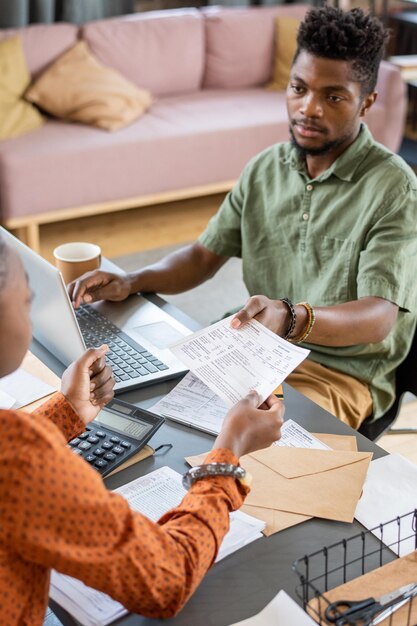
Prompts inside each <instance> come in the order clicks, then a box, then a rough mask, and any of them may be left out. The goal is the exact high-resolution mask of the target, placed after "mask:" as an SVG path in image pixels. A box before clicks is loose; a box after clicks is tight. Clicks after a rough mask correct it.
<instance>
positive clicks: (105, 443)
mask: <svg viewBox="0 0 417 626" xmlns="http://www.w3.org/2000/svg"><path fill="white" fill-rule="evenodd" d="M101 447H102V448H104V449H105V450H111V449H112V447H113V444H112V443H109V442H108V441H103V443H102V444H101Z"/></svg>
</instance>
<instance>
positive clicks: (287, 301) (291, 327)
mask: <svg viewBox="0 0 417 626" xmlns="http://www.w3.org/2000/svg"><path fill="white" fill-rule="evenodd" d="M280 300H281V302H284V303H285V304H286V305H287V307H288V308H289V310H290V314H291V321H290V323H289V326H288V328H287V331H286V333H285V335H284V339H291V336H292V333H293V332H294V328H295V325H296V323H297V315H296V312H295V308H294V305H293V303H292V302H291V300H290V299H289V298H280Z"/></svg>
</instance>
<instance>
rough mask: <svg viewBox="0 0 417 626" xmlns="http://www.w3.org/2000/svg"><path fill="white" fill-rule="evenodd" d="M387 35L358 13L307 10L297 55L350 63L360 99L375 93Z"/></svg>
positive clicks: (329, 8) (376, 21) (374, 20)
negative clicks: (303, 52)
mask: <svg viewBox="0 0 417 626" xmlns="http://www.w3.org/2000/svg"><path fill="white" fill-rule="evenodd" d="M388 36H389V33H388V31H387V30H386V29H385V28H384V26H383V24H382V22H381V21H380V20H379V19H378V18H377V17H373V16H371V15H367V14H365V13H364V12H363V11H362V10H361V9H352V10H350V11H342V10H341V9H337V8H335V7H332V6H329V5H326V6H323V7H318V8H314V9H310V11H309V12H308V13H307V15H306V16H305V18H304V20H303V22H301V24H300V28H299V30H298V35H297V52H296V53H295V57H294V61H295V60H296V59H297V57H298V55H299V54H300V52H301V51H305V52H308V53H309V54H312V55H314V56H317V57H322V58H325V59H337V60H341V61H350V62H351V63H352V72H353V76H352V78H353V80H355V81H357V82H359V83H361V85H362V95H365V94H368V93H371V92H372V91H373V90H374V89H375V85H376V81H377V78H378V68H379V64H380V62H381V59H382V57H383V54H384V46H385V43H386V41H387V39H388Z"/></svg>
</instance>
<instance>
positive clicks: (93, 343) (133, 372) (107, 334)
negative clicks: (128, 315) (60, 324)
mask: <svg viewBox="0 0 417 626" xmlns="http://www.w3.org/2000/svg"><path fill="white" fill-rule="evenodd" d="M75 314H76V316H77V321H78V324H79V326H80V330H81V333H82V336H83V337H84V341H85V344H86V346H87V348H96V347H98V346H100V345H101V344H103V343H106V344H107V345H108V346H109V348H110V349H109V351H108V353H107V354H106V359H107V362H108V364H109V365H110V366H111V368H112V370H113V376H114V379H115V381H116V382H117V383H118V382H120V381H126V380H130V379H131V378H138V377H139V376H147V375H149V374H155V373H156V372H158V371H160V372H161V371H164V370H167V369H168V365H166V364H165V363H163V362H162V361H160V360H159V359H158V357H156V356H155V355H153V354H152V353H151V352H149V351H148V350H147V349H146V348H144V347H143V346H141V345H140V344H138V343H136V341H134V340H133V339H131V338H130V337H129V336H128V335H126V333H124V332H123V331H122V330H120V328H118V327H117V326H115V325H114V324H113V323H112V322H111V321H110V320H109V319H108V318H107V317H105V316H104V315H102V314H101V313H99V312H98V311H97V310H96V309H94V308H93V307H91V306H89V305H88V304H84V305H82V306H81V307H80V308H79V309H77V310H76V312H75Z"/></svg>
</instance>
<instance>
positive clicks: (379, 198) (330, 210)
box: [199, 125, 417, 417]
mask: <svg viewBox="0 0 417 626" xmlns="http://www.w3.org/2000/svg"><path fill="white" fill-rule="evenodd" d="M199 241H200V242H201V243H202V244H203V245H204V246H205V247H206V248H208V249H209V250H211V251H212V252H213V253H215V254H218V255H224V256H236V257H241V258H242V261H243V278H244V281H245V284H246V287H247V289H248V291H249V293H250V294H251V295H256V294H263V295H266V296H268V297H269V298H273V299H277V298H282V297H284V296H287V297H289V298H290V299H291V300H292V301H293V302H304V301H306V302H309V303H310V304H311V305H312V306H313V307H314V306H332V305H335V304H339V303H342V302H348V301H352V300H357V299H359V298H363V297H366V296H378V297H380V298H385V299H386V300H390V301H391V302H394V303H395V304H397V305H398V306H399V308H400V310H399V314H398V319H397V321H396V323H395V326H394V328H393V329H392V331H391V332H390V333H389V335H388V337H386V339H384V340H383V341H382V342H380V343H376V344H375V343H374V344H361V345H353V346H346V347H331V346H319V345H313V344H308V345H307V344H306V347H308V348H309V349H310V350H311V353H310V357H309V358H311V359H312V360H313V361H317V362H318V363H321V364H323V365H325V366H327V367H331V368H334V369H335V370H339V371H341V372H344V373H346V374H349V375H350V376H354V377H355V378H358V379H359V380H362V381H365V382H366V383H368V385H369V388H370V391H371V394H372V399H373V406H374V417H379V416H381V415H382V414H383V413H384V412H385V411H386V410H387V409H388V408H389V407H390V406H391V404H392V403H393V401H394V397H395V386H394V385H395V369H396V367H397V366H398V365H399V363H401V361H402V360H403V359H404V358H405V356H406V355H407V352H408V350H409V348H410V344H411V339H412V336H413V333H414V329H415V325H416V319H417V184H416V176H415V174H414V172H413V171H412V170H411V169H410V168H409V167H408V166H407V165H406V164H405V162H404V161H403V160H402V159H401V158H400V157H398V156H397V155H395V154H393V153H392V152H390V151H389V150H387V149H386V148H384V147H383V146H382V145H380V144H378V143H376V142H375V141H374V140H373V138H372V135H371V134H370V132H369V130H368V129H367V127H366V126H365V125H362V127H361V131H360V133H359V135H358V138H357V139H356V140H355V141H354V142H353V144H351V145H350V146H349V147H348V148H347V150H345V152H343V154H342V155H341V156H340V157H339V158H338V159H337V160H336V161H335V162H334V163H333V164H332V165H331V167H329V168H328V169H327V170H326V171H325V172H324V173H322V174H320V176H317V178H315V179H310V178H309V175H308V172H307V169H306V166H305V161H304V160H303V159H301V158H300V157H299V154H298V152H297V150H296V148H295V147H294V146H292V145H291V144H290V143H285V144H277V145H274V146H272V147H270V148H268V149H267V150H265V151H264V152H262V153H261V154H259V155H258V156H257V157H255V158H254V159H252V161H250V163H249V164H248V165H247V166H246V168H245V169H244V171H243V173H242V175H241V177H240V179H239V181H238V182H237V184H236V185H235V187H234V188H233V190H232V191H231V192H230V193H229V194H228V196H227V197H226V199H225V200H224V202H223V204H222V206H221V207H220V209H219V211H218V212H217V214H216V215H215V216H214V217H213V218H212V219H211V220H210V222H209V224H208V226H207V228H206V230H205V231H204V232H203V234H202V235H201V236H200V238H199Z"/></svg>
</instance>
